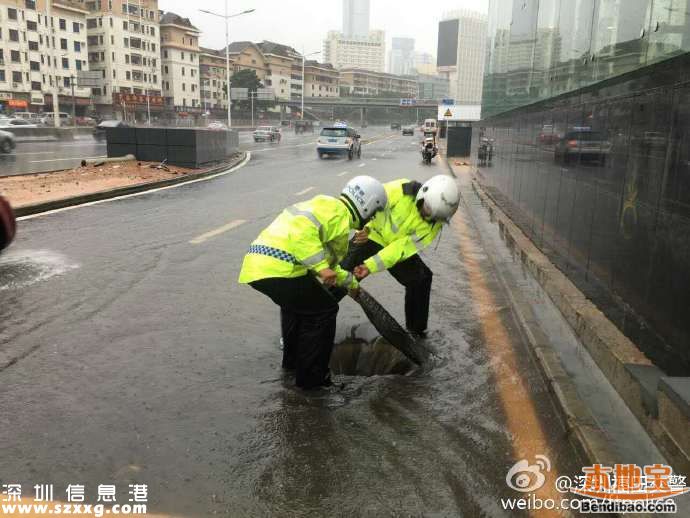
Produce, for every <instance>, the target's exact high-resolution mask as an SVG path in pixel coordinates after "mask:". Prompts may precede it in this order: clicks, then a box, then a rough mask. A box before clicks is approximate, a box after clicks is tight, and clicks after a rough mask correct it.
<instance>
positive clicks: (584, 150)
mask: <svg viewBox="0 0 690 518" xmlns="http://www.w3.org/2000/svg"><path fill="white" fill-rule="evenodd" d="M610 153H611V142H609V141H608V140H607V139H606V135H605V134H604V133H602V132H601V131H592V130H589V129H579V130H575V131H569V132H567V133H566V134H565V135H564V136H563V138H561V139H559V141H558V142H557V143H556V145H555V147H554V160H555V161H556V162H560V163H563V164H567V163H569V162H570V161H572V160H573V159H577V158H579V159H580V160H581V161H584V160H596V161H599V162H600V163H601V164H604V163H605V162H606V157H607V156H608V155H609V154H610Z"/></svg>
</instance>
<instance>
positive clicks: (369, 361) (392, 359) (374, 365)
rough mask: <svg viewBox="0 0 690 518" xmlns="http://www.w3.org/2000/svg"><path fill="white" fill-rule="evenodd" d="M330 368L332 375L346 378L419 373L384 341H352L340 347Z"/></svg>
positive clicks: (334, 349)
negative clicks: (341, 375) (340, 375)
mask: <svg viewBox="0 0 690 518" xmlns="http://www.w3.org/2000/svg"><path fill="white" fill-rule="evenodd" d="M330 367H331V371H333V374H343V375H346V376H381V375H400V376H407V375H411V374H414V373H416V372H418V371H419V370H420V368H419V366H417V365H415V364H414V363H412V362H411V361H410V360H409V359H408V358H407V357H406V356H405V355H404V354H403V353H401V352H400V351H398V350H397V349H396V348H395V347H393V346H392V345H391V344H389V343H388V342H386V340H385V339H383V338H382V337H378V338H376V339H374V340H372V341H367V340H364V339H361V338H354V337H353V338H347V339H345V340H343V341H342V342H340V343H337V344H336V345H335V347H334V348H333V352H332V354H331V364H330Z"/></svg>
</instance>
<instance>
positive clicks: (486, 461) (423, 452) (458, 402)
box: [0, 128, 584, 517]
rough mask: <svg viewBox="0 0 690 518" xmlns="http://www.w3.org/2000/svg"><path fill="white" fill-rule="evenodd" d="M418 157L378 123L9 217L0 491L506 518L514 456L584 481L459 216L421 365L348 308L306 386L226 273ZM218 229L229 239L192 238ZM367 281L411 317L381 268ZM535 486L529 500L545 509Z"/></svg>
mask: <svg viewBox="0 0 690 518" xmlns="http://www.w3.org/2000/svg"><path fill="white" fill-rule="evenodd" d="M368 131H369V133H371V134H376V131H377V130H376V128H368ZM378 131H379V133H381V130H378ZM364 136H365V137H366V136H367V134H366V133H365V135H364ZM417 145H418V136H417V137H412V138H411V137H401V136H399V135H397V134H395V135H393V134H390V133H387V134H385V135H384V136H383V138H380V139H378V140H376V141H375V142H374V143H372V144H370V145H367V146H365V147H364V148H363V157H362V160H361V161H353V162H348V161H346V160H318V159H317V158H316V154H315V151H314V149H313V147H312V146H311V145H304V146H294V147H288V146H285V147H284V148H277V149H273V148H272V149H271V150H270V151H261V150H258V151H256V152H254V153H253V159H252V161H251V162H250V163H249V164H248V165H247V166H245V167H244V168H242V169H240V170H239V171H237V172H235V173H233V174H230V175H228V176H224V177H221V178H217V179H215V180H212V181H208V182H201V183H198V184H194V185H190V186H183V187H180V188H177V189H172V190H169V191H162V192H158V193H152V194H149V195H145V196H140V197H137V198H130V199H125V200H119V201H114V202H111V203H105V204H101V205H97V206H92V207H84V208H79V209H75V210H70V211H65V212H60V213H57V214H51V215H48V216H44V217H40V218H35V219H30V220H26V221H21V222H20V223H19V229H18V230H19V232H18V239H17V242H16V243H15V245H13V247H12V248H11V249H10V254H9V255H7V257H5V256H3V258H2V259H1V260H0V351H1V352H2V356H0V358H2V362H1V363H0V384H1V386H2V387H3V388H2V391H0V405H1V406H2V408H3V410H4V411H3V413H2V417H1V418H0V445H1V446H0V455H1V456H2V459H3V463H2V466H1V467H0V479H2V483H6V482H7V481H11V482H16V483H21V484H22V485H23V487H25V488H26V491H27V492H29V491H30V488H31V487H32V486H33V485H34V484H37V483H52V484H54V485H55V494H56V499H58V498H62V499H64V495H65V493H64V491H65V488H66V487H67V485H68V484H78V483H81V484H84V485H85V486H86V488H87V490H86V491H87V495H90V496H93V500H95V491H96V488H97V486H98V484H113V485H116V486H117V488H118V495H121V498H122V500H124V501H126V500H127V487H128V484H133V483H138V484H148V488H149V498H148V501H149V511H150V512H154V513H159V514H169V515H176V516H205V515H209V514H221V515H227V516H242V517H245V516H299V517H312V516H313V517H322V516H348V517H351V516H467V517H475V516H515V515H519V513H517V512H516V511H506V510H504V509H503V508H502V507H501V501H500V499H501V498H511V497H516V496H522V494H521V493H518V492H516V491H514V490H513V489H511V488H510V487H509V486H508V484H507V482H506V474H507V473H508V471H509V470H510V468H511V467H512V466H513V465H514V464H515V463H516V462H518V461H520V460H522V459H527V460H529V463H530V464H533V463H534V459H535V457H536V456H537V455H543V456H545V457H547V458H548V459H549V461H550V462H549V471H548V473H545V475H546V476H547V479H548V480H549V481H551V482H553V480H555V478H556V477H557V476H558V475H559V474H576V473H578V472H579V471H580V468H581V467H582V466H583V464H584V461H583V460H582V459H581V458H579V457H578V455H577V453H576V452H575V450H574V449H573V448H572V446H571V445H570V443H569V442H568V439H567V437H566V434H565V430H564V428H563V427H562V424H561V422H560V421H559V418H558V414H557V412H556V410H555V408H554V405H553V403H552V401H551V398H550V395H549V393H548V390H547V387H546V385H545V384H544V382H543V380H542V377H541V374H540V373H539V370H538V369H537V368H536V366H535V365H534V362H533V360H532V356H531V353H530V352H529V350H528V347H527V345H526V343H525V341H524V340H523V338H522V331H521V329H520V328H519V327H518V325H517V324H516V322H515V319H514V317H513V314H512V312H511V309H510V304H509V300H508V295H507V293H505V291H504V290H503V288H502V287H501V285H500V283H499V282H498V281H497V279H496V276H495V273H494V271H493V269H492V265H491V261H490V260H489V257H488V256H487V254H486V252H485V251H484V250H483V249H482V246H481V244H480V241H479V239H478V236H477V234H476V229H475V228H474V226H473V224H472V221H471V218H469V217H468V214H467V212H466V209H465V207H464V206H463V205H461V208H460V211H459V212H458V214H457V216H456V218H455V219H454V221H453V223H452V225H450V227H448V228H446V229H444V231H443V233H442V235H441V239H440V242H439V244H438V246H437V245H435V244H434V245H432V247H430V248H429V249H428V250H427V251H425V252H424V253H423V254H422V256H423V259H424V261H425V262H426V263H427V264H428V265H429V267H430V268H431V269H432V270H433V272H434V284H433V288H432V298H431V315H430V322H429V330H430V332H429V337H428V338H427V339H426V342H425V343H426V345H427V346H428V347H429V348H430V349H431V350H432V351H433V354H432V355H431V360H430V362H429V363H428V364H427V365H426V366H425V367H424V368H410V366H409V365H407V366H406V365H405V362H404V359H402V358H401V357H400V356H396V354H398V353H397V352H395V351H391V349H390V348H389V347H388V346H386V345H385V344H383V343H381V341H380V340H377V339H376V337H377V335H376V333H375V331H374V330H373V328H372V326H371V324H369V323H368V322H367V321H366V318H365V316H364V313H363V311H362V309H361V308H360V307H359V306H358V305H357V304H356V303H355V302H354V301H351V300H349V299H345V300H344V301H343V303H342V304H341V309H340V313H339V316H338V338H337V341H338V343H339V345H338V346H337V350H336V353H335V354H334V357H333V365H334V368H337V370H339V372H341V373H346V374H338V375H337V376H336V381H337V384H338V387H337V389H336V390H333V391H324V392H317V393H303V392H301V391H299V390H297V389H295V388H294V387H293V385H294V382H293V380H292V379H291V376H290V375H289V373H284V372H283V371H282V370H281V368H280V358H281V351H280V346H279V338H280V332H279V326H278V312H277V309H276V308H275V306H274V305H273V304H272V303H271V302H270V300H268V299H267V298H266V297H262V296H260V295H259V294H257V293H255V292H254V291H253V290H251V289H250V288H247V287H245V286H240V285H238V284H237V283H236V278H237V273H238V270H239V266H240V263H241V259H242V256H243V255H244V253H245V250H246V247H247V246H248V244H249V243H250V242H251V240H252V239H253V238H254V237H255V236H256V235H257V234H258V233H259V232H260V230H261V229H262V228H263V227H265V226H266V225H267V224H268V223H269V222H270V220H271V219H272V218H273V217H274V216H275V215H276V214H277V213H278V211H280V210H281V209H282V208H283V207H285V206H287V205H290V204H292V203H295V202H296V201H299V200H303V199H307V198H308V197H309V196H312V195H313V194H316V193H321V192H324V193H329V194H335V193H337V192H338V190H339V189H340V188H341V187H342V185H343V184H344V183H345V181H346V180H347V179H348V178H350V177H351V176H353V175H355V174H360V173H362V174H370V175H372V176H375V177H377V178H379V179H380V180H382V181H388V180H392V179H395V178H400V177H407V178H415V179H418V180H424V179H426V178H429V177H430V176H432V175H434V174H439V173H445V172H447V169H446V168H445V167H443V166H442V165H441V164H440V162H435V163H434V164H433V165H432V166H431V167H428V166H424V165H422V164H421V162H420V160H419V153H418V149H417ZM310 187H313V189H312V190H311V191H310V192H309V194H306V193H305V190H306V189H309V188H310ZM240 222H241V223H240ZM219 228H230V229H231V230H228V231H225V232H218V233H217V234H214V237H213V238H212V239H208V240H199V236H204V235H208V233H209V232H213V231H214V229H219ZM47 258H49V259H50V260H48V259H47ZM58 259H59V260H58ZM46 264H48V266H46ZM46 271H48V272H49V273H46ZM365 287H366V288H367V290H368V291H369V292H370V293H371V294H372V295H373V296H375V297H376V299H377V300H378V301H379V302H381V303H382V304H383V305H384V306H385V307H386V308H387V309H388V310H389V311H390V312H391V313H392V314H393V315H394V316H395V317H396V318H397V319H398V320H399V321H401V320H403V289H402V287H401V286H399V285H398V284H397V283H396V282H395V281H394V279H393V278H392V277H391V276H389V275H388V274H386V273H383V274H379V275H375V276H373V277H372V278H371V279H367V280H366V281H365ZM355 357H357V359H358V361H359V360H360V359H361V362H360V366H359V367H357V368H356V371H357V372H358V373H360V374H374V373H379V372H386V373H389V372H400V374H386V375H367V376H363V375H358V376H352V375H348V374H347V373H352V372H353V365H355V364H356V362H355V360H354V358H355ZM336 364H337V365H339V367H336ZM549 488H553V484H547V485H545V486H544V488H543V489H542V490H539V491H537V492H536V493H535V494H537V495H538V496H541V497H544V498H548V497H554V498H555V497H557V496H558V495H554V494H552V493H553V489H549ZM87 499H88V497H87ZM527 514H528V513H525V515H527ZM535 514H538V515H539V516H548V515H550V513H535Z"/></svg>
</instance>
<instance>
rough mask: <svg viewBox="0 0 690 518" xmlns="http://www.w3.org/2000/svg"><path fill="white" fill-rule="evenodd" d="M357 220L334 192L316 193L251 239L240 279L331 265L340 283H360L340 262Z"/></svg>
mask: <svg viewBox="0 0 690 518" xmlns="http://www.w3.org/2000/svg"><path fill="white" fill-rule="evenodd" d="M353 227H354V221H353V219H352V216H351V215H350V212H349V211H348V209H347V207H346V206H345V204H344V203H343V202H342V201H341V200H339V199H337V198H333V197H331V196H316V197H315V198H312V199H311V200H309V201H305V202H302V203H298V204H296V205H293V206H291V207H288V208H287V209H285V210H284V211H283V212H282V213H280V215H279V216H278V217H277V218H276V219H275V220H273V222H272V223H271V224H270V225H269V226H268V227H266V228H265V229H264V230H263V231H262V232H261V234H259V237H257V238H256V240H255V241H254V242H253V243H252V252H250V253H248V254H247V255H245V256H244V261H243V263H242V269H241V271H240V277H239V282H241V283H249V282H253V281H258V280H260V279H267V278H270V277H288V278H291V277H301V276H302V275H306V274H307V272H308V271H309V270H311V271H313V272H315V273H318V272H320V271H321V270H323V269H325V268H332V269H333V270H334V271H335V273H336V275H337V284H338V286H343V287H345V288H355V287H357V281H356V280H355V279H354V277H353V276H352V274H351V273H350V272H347V271H345V270H343V269H342V268H341V267H340V266H338V263H339V262H340V261H341V260H342V259H343V258H344V257H345V254H346V253H347V247H348V237H349V234H350V229H351V228H353Z"/></svg>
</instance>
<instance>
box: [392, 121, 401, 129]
mask: <svg viewBox="0 0 690 518" xmlns="http://www.w3.org/2000/svg"><path fill="white" fill-rule="evenodd" d="M391 129H400V123H399V122H391Z"/></svg>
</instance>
